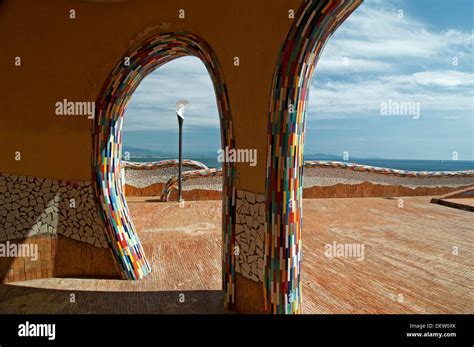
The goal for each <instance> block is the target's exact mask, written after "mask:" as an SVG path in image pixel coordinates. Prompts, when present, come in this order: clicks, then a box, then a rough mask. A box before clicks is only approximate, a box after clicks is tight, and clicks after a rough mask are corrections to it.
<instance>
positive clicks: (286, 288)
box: [264, 0, 361, 313]
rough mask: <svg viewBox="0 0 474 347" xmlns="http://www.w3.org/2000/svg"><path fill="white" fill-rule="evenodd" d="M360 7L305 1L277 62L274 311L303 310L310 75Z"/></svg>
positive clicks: (271, 264) (270, 229) (270, 212)
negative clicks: (304, 183) (326, 47)
mask: <svg viewBox="0 0 474 347" xmlns="http://www.w3.org/2000/svg"><path fill="white" fill-rule="evenodd" d="M360 3H361V1H359V0H354V1H329V0H328V1H317V2H316V1H314V2H313V1H308V2H307V3H305V4H304V5H303V6H302V7H301V8H300V9H299V11H298V14H297V16H296V17H295V21H294V24H293V25H292V27H291V29H290V32H289V33H288V35H287V38H286V41H285V43H284V44H283V47H282V49H281V52H280V55H279V58H278V61H277V64H276V69H275V74H274V77H273V86H272V97H271V105H270V113H269V124H268V147H267V177H266V178H267V179H266V191H265V195H266V197H265V200H266V206H265V210H266V221H267V229H266V236H265V237H266V240H268V241H267V242H268V247H266V253H265V257H266V267H265V269H266V273H265V280H264V293H265V297H266V298H268V299H267V302H268V304H269V305H270V306H271V307H270V310H271V312H274V313H299V312H301V309H302V307H301V305H302V295H301V255H302V242H301V225H302V218H303V214H302V208H303V207H302V203H303V194H302V193H303V191H302V189H303V186H302V179H303V168H304V161H303V144H304V130H305V124H306V121H305V117H306V102H307V98H308V88H309V85H310V81H311V77H312V75H313V72H314V68H315V66H316V63H317V60H318V57H319V54H320V53H321V51H322V49H323V48H324V45H325V42H326V41H327V39H328V38H329V37H330V35H331V34H332V33H333V32H334V31H335V30H336V29H337V27H338V26H339V25H340V24H341V23H342V22H343V21H344V20H345V19H346V18H347V17H348V16H349V15H350V14H351V13H352V12H353V11H354V10H355V9H356V8H357V6H358V5H359V4H360Z"/></svg>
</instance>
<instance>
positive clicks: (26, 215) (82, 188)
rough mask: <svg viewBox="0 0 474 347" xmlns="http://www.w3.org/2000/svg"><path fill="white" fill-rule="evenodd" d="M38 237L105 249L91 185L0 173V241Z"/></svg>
mask: <svg viewBox="0 0 474 347" xmlns="http://www.w3.org/2000/svg"><path fill="white" fill-rule="evenodd" d="M42 234H60V235H63V236H67V237H70V238H72V239H74V240H77V241H81V242H85V243H89V244H91V245H93V246H95V247H98V248H108V243H107V240H106V237H105V229H104V227H103V224H102V221H101V219H100V216H99V215H98V213H97V207H96V203H95V201H94V195H93V189H92V184H91V182H89V181H81V182H67V181H58V180H51V179H47V178H40V177H31V176H19V175H12V174H5V173H4V174H0V241H6V240H14V239H25V238H28V237H31V236H36V235H42Z"/></svg>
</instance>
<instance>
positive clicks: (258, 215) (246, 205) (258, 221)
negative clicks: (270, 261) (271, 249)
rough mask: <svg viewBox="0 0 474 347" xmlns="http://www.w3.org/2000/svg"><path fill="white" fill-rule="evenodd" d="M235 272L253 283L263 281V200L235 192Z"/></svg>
mask: <svg viewBox="0 0 474 347" xmlns="http://www.w3.org/2000/svg"><path fill="white" fill-rule="evenodd" d="M236 205H237V209H236V224H235V245H236V246H237V247H238V250H239V251H238V252H237V253H238V254H236V255H235V258H236V263H235V271H236V272H238V273H240V274H241V275H242V276H244V277H246V278H249V279H251V280H253V281H255V282H263V281H264V270H265V269H264V268H265V258H264V253H265V200H264V196H263V195H258V194H254V193H250V192H246V191H243V190H237V199H236Z"/></svg>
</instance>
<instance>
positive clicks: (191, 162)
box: [122, 56, 222, 294]
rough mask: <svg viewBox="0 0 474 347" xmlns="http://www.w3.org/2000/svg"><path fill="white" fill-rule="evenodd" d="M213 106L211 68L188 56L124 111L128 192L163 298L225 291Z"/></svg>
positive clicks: (152, 77)
mask: <svg viewBox="0 0 474 347" xmlns="http://www.w3.org/2000/svg"><path fill="white" fill-rule="evenodd" d="M183 100H185V101H183ZM215 100H216V98H215V93H214V88H213V83H212V80H211V78H210V76H209V73H208V71H207V69H206V67H205V65H204V64H203V63H202V61H201V60H200V59H199V58H197V57H194V56H186V57H180V58H177V59H174V60H173V61H170V62H168V63H166V64H164V65H162V66H160V67H159V68H158V69H156V70H154V71H153V72H151V73H150V74H148V75H147V76H146V77H145V78H144V79H143V81H142V82H141V83H140V85H139V86H138V87H137V89H136V91H135V92H134V94H133V95H132V97H131V100H130V102H129V104H128V106H127V109H126V111H125V115H124V121H123V127H122V153H123V157H122V168H123V169H124V173H123V174H122V179H123V180H124V182H125V187H124V192H125V197H126V200H127V204H128V207H129V211H130V214H131V216H132V218H133V221H134V226H135V229H136V232H137V235H138V237H139V239H140V240H141V243H142V246H143V248H144V250H145V252H146V254H147V256H148V258H149V259H152V264H151V266H152V273H151V275H150V276H149V278H148V280H147V282H150V281H151V282H152V283H154V285H153V286H154V288H156V290H159V291H165V290H168V289H179V290H180V291H183V292H184V291H186V292H187V291H190V290H193V291H196V290H213V291H215V292H216V294H217V292H220V290H221V286H222V279H221V273H222V262H221V247H222V235H221V232H222V229H221V227H222V220H221V217H222V212H221V208H222V206H221V205H222V204H221V200H222V196H221V190H222V175H221V174H222V171H221V163H219V162H218V161H217V157H216V153H218V150H219V149H220V146H221V143H220V124H219V115H218V111H217V105H216V103H215ZM181 101H183V102H187V104H186V106H185V107H184V109H183V110H182V112H181V114H182V116H183V118H178V117H177V115H176V103H177V102H178V104H179V102H181ZM178 119H179V121H178ZM180 124H181V125H180ZM180 128H181V135H180V130H179V129H180ZM180 136H181V137H182V141H181V142H182V177H183V178H184V179H183V181H182V192H181V198H182V201H181V202H179V201H180V197H179V142H180V141H179V138H180Z"/></svg>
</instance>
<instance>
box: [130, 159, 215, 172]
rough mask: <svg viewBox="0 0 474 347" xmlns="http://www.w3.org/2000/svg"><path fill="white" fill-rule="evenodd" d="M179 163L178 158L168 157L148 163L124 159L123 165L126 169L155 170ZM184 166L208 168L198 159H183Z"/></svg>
mask: <svg viewBox="0 0 474 347" xmlns="http://www.w3.org/2000/svg"><path fill="white" fill-rule="evenodd" d="M178 165H179V160H178V159H166V160H160V161H152V162H147V163H140V162H136V161H122V167H123V168H125V169H133V170H155V169H165V168H168V167H176V166H178ZM183 166H188V167H193V168H196V169H208V167H207V166H206V165H205V164H203V163H201V162H200V161H196V160H189V159H184V160H183Z"/></svg>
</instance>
